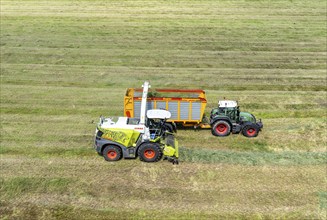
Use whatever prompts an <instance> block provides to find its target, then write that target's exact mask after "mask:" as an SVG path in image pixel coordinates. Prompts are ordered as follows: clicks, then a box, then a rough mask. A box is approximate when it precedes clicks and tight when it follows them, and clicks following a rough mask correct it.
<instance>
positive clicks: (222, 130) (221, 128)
mask: <svg viewBox="0 0 327 220" xmlns="http://www.w3.org/2000/svg"><path fill="white" fill-rule="evenodd" d="M216 131H217V132H218V133H225V132H226V131H227V126H226V125H224V124H220V125H218V126H217V127H216Z"/></svg>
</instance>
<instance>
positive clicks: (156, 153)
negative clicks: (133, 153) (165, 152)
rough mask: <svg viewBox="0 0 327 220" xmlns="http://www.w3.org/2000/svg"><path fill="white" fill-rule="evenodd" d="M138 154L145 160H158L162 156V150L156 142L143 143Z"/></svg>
mask: <svg viewBox="0 0 327 220" xmlns="http://www.w3.org/2000/svg"><path fill="white" fill-rule="evenodd" d="M137 154H138V156H139V157H140V160H141V161H144V162H157V161H159V160H160V159H161V158H162V150H161V148H160V146H159V145H158V144H156V143H145V144H142V145H141V146H140V147H139V149H138V150H137Z"/></svg>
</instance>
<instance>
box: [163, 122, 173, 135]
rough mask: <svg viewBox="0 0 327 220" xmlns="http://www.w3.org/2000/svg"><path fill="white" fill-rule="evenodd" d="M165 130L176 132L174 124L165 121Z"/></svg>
mask: <svg viewBox="0 0 327 220" xmlns="http://www.w3.org/2000/svg"><path fill="white" fill-rule="evenodd" d="M163 128H164V129H163V130H164V131H168V132H170V133H173V132H174V129H173V125H171V124H169V123H165V124H164V125H163Z"/></svg>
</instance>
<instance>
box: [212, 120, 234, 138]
mask: <svg viewBox="0 0 327 220" xmlns="http://www.w3.org/2000/svg"><path fill="white" fill-rule="evenodd" d="M230 130H231V127H230V125H229V123H228V122H227V121H217V122H216V123H215V124H214V125H213V126H212V134H213V135H215V136H228V135H229V134H230Z"/></svg>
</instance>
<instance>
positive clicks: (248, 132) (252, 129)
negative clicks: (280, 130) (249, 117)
mask: <svg viewBox="0 0 327 220" xmlns="http://www.w3.org/2000/svg"><path fill="white" fill-rule="evenodd" d="M242 134H243V135H244V136H245V137H249V138H251V137H256V136H258V134H259V128H258V127H257V126H256V125H254V124H253V125H246V126H245V127H244V128H243V130H242Z"/></svg>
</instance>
